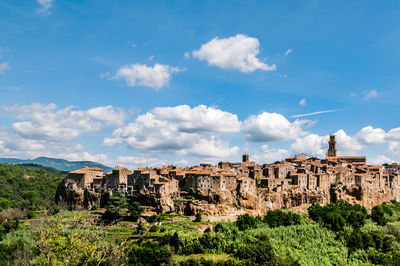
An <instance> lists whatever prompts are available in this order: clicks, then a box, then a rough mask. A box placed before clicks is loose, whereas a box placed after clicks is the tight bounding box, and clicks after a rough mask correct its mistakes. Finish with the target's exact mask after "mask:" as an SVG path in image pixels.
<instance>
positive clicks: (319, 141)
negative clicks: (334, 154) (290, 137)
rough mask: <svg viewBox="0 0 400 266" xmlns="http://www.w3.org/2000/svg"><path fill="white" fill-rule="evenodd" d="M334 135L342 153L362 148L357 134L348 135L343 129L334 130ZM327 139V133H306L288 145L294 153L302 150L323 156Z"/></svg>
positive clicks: (326, 146)
mask: <svg viewBox="0 0 400 266" xmlns="http://www.w3.org/2000/svg"><path fill="white" fill-rule="evenodd" d="M334 135H335V136H336V146H337V149H338V150H339V151H341V152H344V154H346V153H348V152H350V153H352V152H356V151H360V150H361V149H363V148H364V146H363V144H362V143H360V141H359V139H358V136H357V135H355V136H349V135H347V134H346V132H345V131H344V130H343V129H340V130H338V131H336V132H335V133H334ZM328 141H329V135H325V136H320V135H318V134H308V135H306V136H304V137H299V138H297V139H296V141H295V142H294V143H292V144H291V146H290V147H291V149H292V150H293V151H294V152H296V153H300V152H304V153H307V154H310V155H312V156H317V157H325V153H326V151H327V148H328ZM339 155H340V154H339Z"/></svg>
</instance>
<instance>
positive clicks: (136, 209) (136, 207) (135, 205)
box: [128, 201, 143, 222]
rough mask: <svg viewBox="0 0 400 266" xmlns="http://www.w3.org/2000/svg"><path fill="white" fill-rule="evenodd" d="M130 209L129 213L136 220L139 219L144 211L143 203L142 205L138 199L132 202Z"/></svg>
mask: <svg viewBox="0 0 400 266" xmlns="http://www.w3.org/2000/svg"><path fill="white" fill-rule="evenodd" d="M128 210H129V215H130V217H131V218H132V220H133V221H134V222H136V221H137V220H139V218H140V216H141V215H142V212H143V208H142V205H140V203H139V202H137V201H132V202H130V204H129V207H128Z"/></svg>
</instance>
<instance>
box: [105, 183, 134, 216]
mask: <svg viewBox="0 0 400 266" xmlns="http://www.w3.org/2000/svg"><path fill="white" fill-rule="evenodd" d="M105 208H106V212H105V213H104V215H103V218H104V219H106V220H114V219H117V218H119V217H120V215H121V212H122V210H124V209H126V208H128V203H127V201H126V197H125V195H124V194H123V193H122V192H121V191H119V190H117V191H116V192H115V193H114V195H112V196H111V198H109V199H108V202H107V205H106V207H105Z"/></svg>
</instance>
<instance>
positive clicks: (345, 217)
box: [308, 200, 368, 231]
mask: <svg viewBox="0 0 400 266" xmlns="http://www.w3.org/2000/svg"><path fill="white" fill-rule="evenodd" d="M308 214H309V216H310V218H311V219H313V220H314V221H316V222H318V223H321V224H324V225H325V226H327V227H328V228H330V229H332V230H334V231H340V230H342V229H343V228H344V226H345V225H349V226H351V227H353V228H355V229H357V228H360V227H361V226H363V225H364V223H365V221H366V219H367V218H368V213H367V210H366V209H365V208H364V207H362V206H360V205H358V204H354V205H351V204H350V203H348V202H345V201H343V200H339V201H337V203H330V204H328V205H326V206H323V207H322V206H321V205H320V204H319V203H318V202H314V203H313V204H312V205H311V206H310V207H309V208H308Z"/></svg>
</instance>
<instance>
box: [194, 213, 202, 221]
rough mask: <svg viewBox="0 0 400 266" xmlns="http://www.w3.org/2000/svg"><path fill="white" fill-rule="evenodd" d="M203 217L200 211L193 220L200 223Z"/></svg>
mask: <svg viewBox="0 0 400 266" xmlns="http://www.w3.org/2000/svg"><path fill="white" fill-rule="evenodd" d="M201 219H202V215H201V212H198V213H196V218H195V219H194V221H193V222H196V223H199V222H201Z"/></svg>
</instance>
